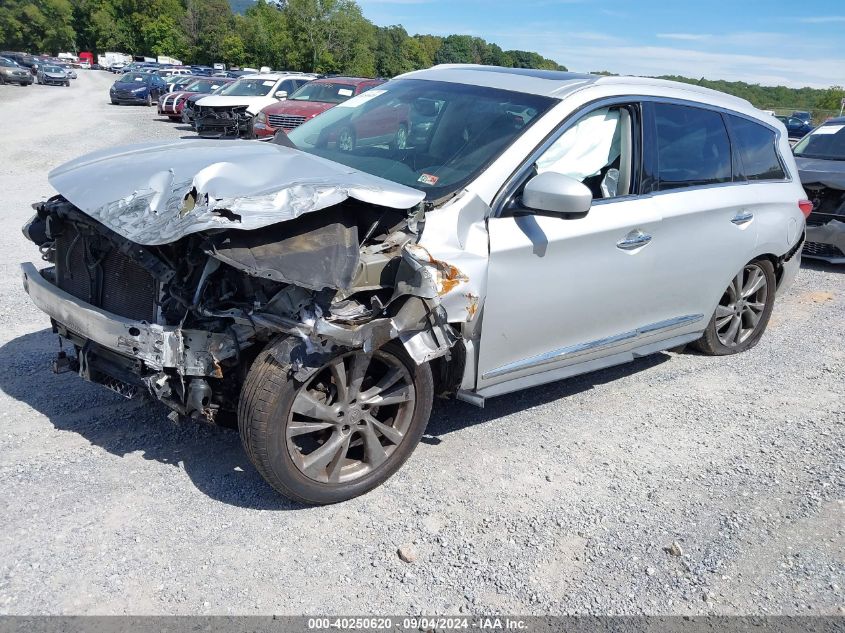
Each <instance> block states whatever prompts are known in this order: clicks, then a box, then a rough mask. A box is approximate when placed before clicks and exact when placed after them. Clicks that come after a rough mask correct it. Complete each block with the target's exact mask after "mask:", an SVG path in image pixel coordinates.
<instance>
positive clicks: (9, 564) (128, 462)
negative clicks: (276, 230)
mask: <svg viewBox="0 0 845 633" xmlns="http://www.w3.org/2000/svg"><path fill="white" fill-rule="evenodd" d="M113 79H114V76H113V75H110V74H108V73H104V72H98V71H82V72H81V73H80V78H79V79H78V80H77V81H75V82H73V83H72V86H71V87H70V88H58V87H56V88H54V87H46V86H31V87H28V88H19V87H17V86H0V120H2V121H3V122H4V125H3V130H2V134H0V157H2V158H1V159H0V192H2V194H0V196H2V197H0V201H1V202H0V204H2V213H3V216H2V217H3V223H4V224H3V228H4V230H3V231H2V232H0V265H2V272H3V274H2V276H0V325H2V331H0V390H2V393H0V419H1V420H2V422H0V488H1V489H2V490H3V495H2V500H0V504H2V512H0V520H2V523H1V524H0V613H2V614H40V613H51V614H171V613H172V614H188V613H220V614H226V613H237V614H242V613H262V614H266V613H279V614H297V613H308V614H320V613H354V614H370V613H383V614H384V613H387V614H411V613H418V612H425V613H429V614H431V613H458V612H472V613H491V612H501V613H519V614H547V613H552V614H571V613H612V614H622V613H624V614H638V613H649V614H656V613H660V614H681V615H687V614H705V613H706V614H761V613H772V614H802V615H804V614H843V613H845V534H844V533H843V532H844V531H845V520H844V519H845V485H843V484H844V483H845V449H843V438H844V437H845V432H844V431H845V380H843V374H845V348H844V346H843V343H842V341H843V331H845V330H843V326H845V268H834V267H825V266H818V265H805V266H804V269H803V271H802V273H801V275H800V277H799V279H798V281H797V282H796V284H795V286H794V287H793V289H792V290H791V292H790V293H789V294H788V295H786V296H784V297H783V298H782V299H781V300H780V301H779V303H778V305H777V306H776V307H775V313H774V316H773V318H772V322H771V325H770V328H769V332H768V333H767V334H766V336H765V337H764V338H763V341H762V342H761V344H760V345H759V346H758V347H757V348H755V349H754V350H752V351H751V352H749V353H747V354H743V355H739V356H736V357H730V358H708V357H704V356H699V355H694V354H691V353H681V354H676V353H667V354H659V355H656V356H653V357H651V358H647V359H642V360H640V361H639V362H637V363H635V364H633V365H629V366H626V367H620V368H616V369H613V370H609V371H603V372H599V373H595V374H591V375H588V376H584V377H580V378H576V379H572V380H568V381H564V382H560V383H556V384H552V385H548V386H546V387H542V388H537V389H532V390H530V391H526V392H524V393H521V394H517V395H512V396H505V397H501V398H499V399H496V400H493V401H491V402H490V403H489V404H488V407H487V408H486V409H484V410H479V409H475V408H473V407H471V406H469V405H466V404H463V403H456V402H443V403H440V404H438V405H437V406H436V407H435V411H434V414H433V417H432V421H431V423H430V424H429V429H428V433H427V436H426V438H425V439H424V440H423V443H422V444H421V445H420V447H419V448H418V449H417V451H416V453H415V454H414V455H413V456H412V458H411V459H410V461H409V462H408V463H407V464H406V465H405V467H404V468H403V469H402V470H401V471H400V472H399V473H398V474H397V475H396V476H395V477H394V478H393V479H391V480H390V481H389V482H388V483H387V484H386V485H385V486H383V487H381V488H379V489H377V490H375V491H374V492H372V493H370V494H368V495H366V496H364V497H363V498H359V499H356V500H353V501H351V502H348V503H345V504H341V505H337V506H332V507H323V508H303V507H298V506H295V505H292V504H290V503H289V502H287V501H285V500H284V499H282V498H280V497H278V496H277V495H276V494H275V493H274V492H273V490H272V489H271V488H270V487H269V486H268V485H267V484H265V483H264V481H263V480H262V479H261V478H260V477H259V475H258V474H257V473H256V472H255V471H254V470H253V469H252V467H251V466H250V465H249V463H248V462H247V459H246V457H245V456H244V454H243V452H242V451H241V447H240V442H239V439H238V436H237V433H235V432H233V431H230V430H227V429H218V428H212V427H208V426H203V425H197V424H193V423H179V424H176V423H173V422H171V421H170V420H168V418H167V411H166V410H165V409H164V408H163V407H161V406H159V405H157V404H151V403H149V402H144V401H132V402H127V401H124V400H121V399H120V398H119V397H117V396H115V395H112V394H110V393H109V392H107V391H105V390H104V389H102V388H99V387H96V386H92V385H89V384H86V383H84V382H82V381H81V380H79V379H78V378H77V377H75V376H72V375H62V376H54V375H53V374H51V373H50V370H49V362H50V360H51V359H52V357H53V356H54V355H55V352H56V351H57V343H56V337H55V336H53V335H52V334H51V333H50V331H49V330H48V329H47V328H48V321H47V319H46V317H44V316H43V315H42V314H41V313H39V312H38V311H37V310H36V309H35V308H34V307H33V306H32V305H31V304H30V302H29V301H28V298H27V297H26V296H25V294H24V292H23V291H22V290H21V288H20V282H19V276H18V273H17V263H18V262H20V261H24V260H33V259H36V258H37V256H38V252H37V250H36V248H35V247H34V246H33V245H32V244H30V243H29V242H26V241H25V240H24V238H23V237H22V236H21V233H20V231H19V227H20V226H21V225H22V224H23V222H24V221H25V220H26V219H27V218H28V217H29V216H30V215H31V213H32V212H31V209H30V206H29V205H30V204H31V203H32V202H35V201H38V200H41V199H44V198H46V197H48V196H49V195H51V194H52V191H51V189H50V186H49V185H48V183H47V177H46V176H47V172H48V170H49V169H50V168H52V167H54V166H56V165H58V164H60V163H62V162H64V161H65V160H68V159H71V158H73V157H75V156H77V155H79V154H82V153H85V152H88V151H92V150H95V149H99V148H102V147H108V146H113V145H117V144H120V143H126V142H136V141H142V140H145V139H152V138H178V137H180V136H183V135H187V134H188V131H186V130H185V129H184V128H182V126H178V125H174V124H172V123H169V122H166V121H163V120H159V119H158V117H157V116H156V114H155V112H154V111H153V109H147V108H144V107H120V106H111V105H110V104H109V103H108V94H107V89H108V85H109V84H110V82H111V81H112V80H113ZM673 542H674V543H675V546H674V547H673ZM403 544H411V545H412V546H413V549H414V550H415V552H416V555H417V558H416V560H415V561H414V562H411V563H406V562H403V561H402V560H400V558H399V556H397V548H398V547H399V546H401V545H403ZM667 549H669V550H672V551H671V552H670V551H667ZM679 554H680V555H679Z"/></svg>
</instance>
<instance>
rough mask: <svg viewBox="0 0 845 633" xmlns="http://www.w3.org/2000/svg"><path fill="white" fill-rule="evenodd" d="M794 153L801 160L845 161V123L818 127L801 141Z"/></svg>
mask: <svg viewBox="0 0 845 633" xmlns="http://www.w3.org/2000/svg"><path fill="white" fill-rule="evenodd" d="M793 153H794V154H795V155H796V156H798V157H801V158H822V159H824V160H845V123H833V124H830V123H829V124H827V125H822V126H821V127H817V128H816V129H815V130H813V131H812V132H810V133H809V134H808V135H807V136H805V137H804V138H803V139H802V140H801V141H799V143H798V144H797V145H796V146H795V150H794V151H793Z"/></svg>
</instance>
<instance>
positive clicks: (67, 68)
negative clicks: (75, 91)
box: [55, 64, 76, 79]
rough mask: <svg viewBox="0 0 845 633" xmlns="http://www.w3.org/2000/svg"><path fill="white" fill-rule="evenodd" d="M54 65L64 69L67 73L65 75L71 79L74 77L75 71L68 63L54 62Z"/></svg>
mask: <svg viewBox="0 0 845 633" xmlns="http://www.w3.org/2000/svg"><path fill="white" fill-rule="evenodd" d="M55 65H56V66H58V67H59V68H61V69H62V70H64V71H65V73H66V74H67V76H68V77H70V78H71V79H76V71H75V70H74V69H73V68H71V67H70V66H69V65H68V64H55Z"/></svg>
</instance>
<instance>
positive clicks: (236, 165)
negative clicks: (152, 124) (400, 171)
mask: <svg viewBox="0 0 845 633" xmlns="http://www.w3.org/2000/svg"><path fill="white" fill-rule="evenodd" d="M162 166H166V168H164V169H163V168H162ZM50 184H51V185H52V186H53V187H54V188H55V189H56V190H57V191H58V192H59V193H61V194H62V195H63V196H64V197H65V198H66V199H67V200H69V201H70V202H71V203H73V204H74V205H76V206H77V207H79V208H80V209H81V210H82V211H84V212H85V213H87V214H88V215H90V216H91V217H93V218H94V219H96V220H98V221H100V222H102V223H103V224H104V225H106V226H107V227H108V228H110V229H111V230H113V231H115V232H116V233H118V234H120V235H122V236H123V237H126V238H127V239H130V240H132V241H134V242H136V243H138V244H144V245H161V244H167V243H171V242H175V241H176V240H178V239H180V238H182V237H184V236H185V235H189V234H191V233H197V232H199V231H207V230H212V229H239V230H244V231H250V230H254V229H259V228H263V227H265V226H269V225H271V224H275V223H277V222H282V221H285V220H292V219H294V218H297V217H299V216H301V215H303V214H305V213H311V212H313V211H318V210H320V209H325V208H327V207H330V206H333V205H336V204H339V203H340V202H343V201H344V200H346V199H347V198H355V199H356V200H360V201H362V202H366V203H370V204H375V205H379V206H383V207H389V208H393V209H410V208H412V207H414V206H415V205H417V204H419V203H420V202H421V201H422V200H423V198H424V197H425V194H424V193H422V192H420V191H418V190H416V189H412V188H410V187H405V186H403V185H399V184H396V183H394V182H391V181H389V180H385V179H383V178H379V177H377V176H372V175H370V174H366V173H364V172H361V171H358V170H356V169H352V168H351V167H346V166H344V165H340V164H339V163H335V162H333V161H329V160H326V159H323V158H319V157H317V156H314V155H312V154H306V153H303V152H300V151H298V150H296V149H292V148H289V147H284V146H281V145H275V144H272V143H255V142H252V141H232V142H230V143H226V144H225V145H221V144H220V143H217V142H214V141H207V140H198V141H173V142H164V143H146V144H141V145H131V146H127V147H122V148H117V149H113V150H102V151H99V152H94V153H92V154H88V155H87V156H83V157H82V158H79V159H77V160H74V161H71V162H69V163H66V164H64V165H62V166H60V167H58V168H56V169H55V170H53V171H52V172H51V173H50ZM127 192H130V193H128V194H127Z"/></svg>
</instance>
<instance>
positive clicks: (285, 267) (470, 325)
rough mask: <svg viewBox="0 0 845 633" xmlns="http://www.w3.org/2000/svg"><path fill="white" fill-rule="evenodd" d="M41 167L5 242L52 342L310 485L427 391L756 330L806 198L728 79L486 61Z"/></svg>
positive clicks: (383, 446) (779, 282) (497, 390)
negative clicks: (24, 243) (251, 128)
mask: <svg viewBox="0 0 845 633" xmlns="http://www.w3.org/2000/svg"><path fill="white" fill-rule="evenodd" d="M400 119H401V120H402V121H405V122H407V123H406V125H407V130H406V134H404V135H403V142H402V143H396V142H394V141H393V139H392V138H391V137H390V135H389V134H381V132H383V131H384V130H393V129H395V125H394V123H395V121H397V120H400ZM382 136H383V137H384V138H383V139H382V140H379V141H377V142H375V141H374V142H367V143H363V142H361V143H357V142H355V141H354V140H355V139H361V138H366V139H374V138H379V137H382ZM350 139H352V141H351V142H350ZM50 182H51V184H52V185H53V187H55V189H56V190H57V191H58V192H59V195H57V196H55V197H53V198H51V199H50V200H48V201H46V202H43V203H39V204H36V205H34V206H35V209H36V211H37V214H36V215H35V217H33V219H32V220H31V221H30V222H29V223H28V224H27V226H26V227H25V229H24V232H25V234H26V235H27V237H28V238H29V239H30V240H32V241H33V242H34V243H35V244H36V245H37V246H38V248H39V249H40V251H41V254H42V258H43V259H44V260H46V261H47V262H48V263H49V266H48V267H47V268H44V269H43V270H37V269H36V267H35V266H34V265H33V264H29V263H27V264H23V266H22V268H23V278H24V285H25V288H26V290H27V292H28V293H29V295H30V296H31V298H32V300H33V301H34V303H35V304H36V305H37V306H38V307H39V308H40V309H41V310H43V311H44V312H46V313H47V314H48V315H49V316H50V318H51V320H52V324H53V328H54V330H55V331H56V332H57V333H58V334H59V335H60V336H61V337H62V338H63V339H66V340H67V341H69V342H70V343H71V344H72V346H73V348H74V349H75V355H74V356H73V357H71V358H68V357H64V356H62V357H61V358H60V362H59V363H57V364H58V365H59V366H61V365H62V364H63V365H65V366H68V367H70V368H73V369H75V370H77V371H78V372H79V374H80V375H81V376H82V377H83V378H85V379H88V380H91V381H95V382H97V383H101V384H103V385H105V386H107V387H109V388H111V389H114V390H116V391H118V392H120V393H123V394H124V395H128V396H132V395H135V394H140V393H146V394H149V395H151V396H152V397H154V398H157V399H159V400H161V401H162V402H164V403H166V404H167V405H168V406H170V407H171V408H173V409H174V410H175V411H177V412H179V413H180V414H182V415H185V416H194V417H197V418H203V419H206V420H211V421H215V420H217V421H221V420H223V419H225V418H226V417H227V416H231V417H233V418H234V416H236V417H237V422H238V426H239V430H240V434H241V438H242V440H243V444H244V448H245V450H246V453H247V454H248V456H249V458H250V460H251V461H252V463H253V464H254V465H255V467H256V468H257V469H258V471H259V472H260V473H261V474H262V475H263V476H264V477H265V478H266V479H267V481H268V482H269V483H270V484H271V485H272V486H273V487H274V488H275V489H276V490H278V491H280V492H281V493H283V494H285V495H287V496H289V497H291V498H293V499H296V500H299V501H303V502H307V503H332V502H337V501H343V500H345V499H349V498H351V497H354V496H356V495H360V494H362V493H364V492H366V491H368V490H370V489H372V488H374V487H375V486H377V485H379V484H380V483H382V482H384V481H385V480H386V479H387V478H388V477H389V476H390V475H391V474H392V473H394V472H395V471H396V470H397V469H398V468H399V467H400V466H401V465H402V463H403V462H404V461H405V460H406V459H407V458H408V456H409V455H410V453H411V452H412V451H413V450H414V448H415V446H416V445H417V443H418V442H419V440H420V437H421V436H422V434H423V431H424V429H425V427H426V423H427V421H428V418H429V414H430V411H431V406H432V400H433V398H434V397H435V395H453V396H456V397H457V398H459V399H461V400H465V401H468V402H471V403H474V404H477V405H479V406H481V405H483V404H484V401H485V399H487V398H490V397H492V396H497V395H501V394H505V393H509V392H513V391H516V390H519V389H524V388H527V387H531V386H533V385H538V384H541V383H546V382H550V381H555V380H559V379H562V378H565V377H568V376H572V375H575V374H580V373H584V372H589V371H593V370H596V369H600V368H603V367H608V366H611V365H616V364H619V363H624V362H626V361H630V360H632V359H634V358H636V357H639V356H643V355H645V354H651V353H654V352H658V351H660V350H665V349H668V348H672V347H676V346H679V345H682V344H685V343H694V344H695V345H696V346H697V347H698V349H699V350H702V351H704V352H706V353H709V354H717V355H719V354H732V353H735V352H740V351H743V350H746V349H748V348H750V347H751V346H753V345H754V344H756V343H757V342H758V341H759V340H760V337H761V335H762V334H763V331H764V330H765V328H766V324H767V322H768V320H769V316H770V314H771V311H772V307H773V305H774V301H775V295H776V291H777V290H778V289H779V288H781V289H782V288H784V287H786V286H788V285H789V283H790V282H791V281H792V279H793V278H794V276H795V274H796V271H797V269H798V265H799V258H800V254H799V249H800V247H801V242H802V240H803V235H804V223H805V213H808V212H809V209H807V203H806V202H804V201H802V198H803V197H804V193H803V190H802V189H801V186H800V184H799V182H798V180H797V172H796V169H795V162H794V160H793V158H792V157H791V154H790V150H789V144H788V140H787V134H786V132H785V130H784V129H783V126H782V125H780V124H779V123H778V122H777V121H776V120H775V119H774V118H772V117H770V116H767V115H765V114H763V113H761V112H759V111H758V110H756V109H754V108H753V107H752V106H751V105H750V104H749V103H747V102H745V101H741V100H738V99H735V98H732V97H728V96H726V95H723V94H720V93H716V92H711V91H707V90H704V89H701V88H698V87H695V86H688V85H681V84H674V83H669V82H664V81H656V80H647V79H631V78H619V77H601V78H600V77H594V76H590V75H574V74H568V73H558V72H546V71H532V70H515V69H504V68H491V67H479V66H440V67H435V68H433V69H430V70H425V71H419V72H413V73H410V74H406V75H403V76H401V77H399V78H397V79H395V80H393V81H390V82H388V83H387V84H384V85H382V86H379V87H378V88H376V89H373V90H370V91H368V92H366V93H363V94H361V95H359V96H357V97H354V98H352V99H349V100H347V101H345V102H344V103H341V104H339V105H338V106H337V107H335V108H334V109H332V110H330V111H328V112H326V113H325V114H323V115H321V116H319V117H317V118H315V119H312V120H311V121H308V122H306V123H304V124H303V125H301V126H300V127H298V128H296V129H295V130H293V131H292V132H291V133H290V134H289V135H284V134H281V135H279V136H278V137H277V138H276V139H275V142H273V143H262V142H257V141H235V142H231V143H226V144H220V143H217V142H214V141H203V140H197V141H179V142H170V143H161V142H157V143H153V144H146V145H136V146H129V147H123V148H118V149H112V150H107V151H100V152H96V153H94V154H90V155H88V156H85V157H83V158H80V159H78V160H76V161H73V162H71V163H68V164H66V165H63V166H61V167H59V168H58V169H56V170H55V171H53V172H52V173H51V174H50Z"/></svg>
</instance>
